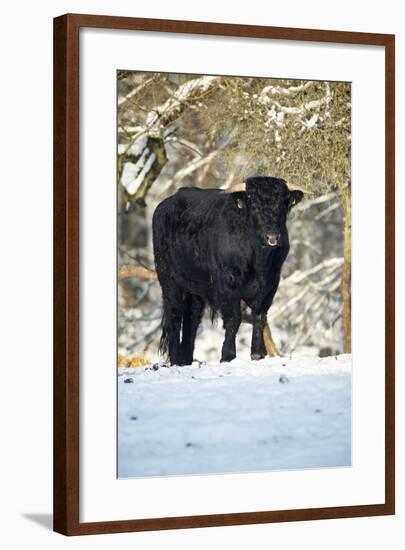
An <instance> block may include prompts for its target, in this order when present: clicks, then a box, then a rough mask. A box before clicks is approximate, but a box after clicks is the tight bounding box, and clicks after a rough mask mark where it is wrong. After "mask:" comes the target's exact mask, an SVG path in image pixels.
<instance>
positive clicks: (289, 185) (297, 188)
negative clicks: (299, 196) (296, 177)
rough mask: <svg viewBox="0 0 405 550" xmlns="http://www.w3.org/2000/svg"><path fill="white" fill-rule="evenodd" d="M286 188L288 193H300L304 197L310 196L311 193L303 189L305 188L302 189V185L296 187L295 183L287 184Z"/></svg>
mask: <svg viewBox="0 0 405 550" xmlns="http://www.w3.org/2000/svg"><path fill="white" fill-rule="evenodd" d="M287 187H288V190H289V191H301V192H302V193H304V194H306V195H312V192H311V191H308V189H305V187H302V185H298V184H296V183H287Z"/></svg>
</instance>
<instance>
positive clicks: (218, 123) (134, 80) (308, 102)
mask: <svg viewBox="0 0 405 550" xmlns="http://www.w3.org/2000/svg"><path fill="white" fill-rule="evenodd" d="M117 90H118V107H117V108H118V130H117V137H118V170H117V172H118V204H117V206H118V351H119V365H120V366H137V365H138V364H147V363H150V362H153V361H156V360H158V359H159V357H158V355H157V346H158V341H159V338H160V320H161V294H160V287H159V283H158V282H157V280H156V275H155V273H154V262H153V253H152V239H151V218H152V214H153V211H154V209H155V207H156V206H157V204H158V203H159V202H160V201H162V200H163V199H164V198H166V197H168V196H170V195H171V194H173V193H174V192H175V191H176V190H177V189H178V188H179V187H182V186H198V187H204V188H223V189H225V188H227V187H228V186H230V185H232V184H235V183H237V182H239V181H242V180H243V179H244V178H245V177H246V176H249V175H269V176H275V177H280V178H283V179H285V180H288V181H291V182H293V183H299V184H301V185H303V186H304V187H306V188H307V189H308V190H309V191H310V192H311V194H310V195H308V196H307V197H306V199H305V200H304V201H302V202H301V203H300V204H299V205H298V206H297V207H295V208H294V209H293V211H292V212H291V214H290V217H289V222H288V228H289V235H290V243H291V249H290V254H289V256H288V258H287V260H286V263H285V265H284V268H283V273H282V280H281V283H280V287H279V290H278V292H277V294H276V297H275V300H274V302H273V305H272V307H271V308H270V311H269V316H268V323H269V327H270V329H271V333H270V331H269V332H268V339H267V341H266V346H267V348H268V352H269V354H270V355H276V354H277V353H278V351H279V352H280V353H282V354H297V355H298V354H303V355H304V354H305V355H313V356H328V355H337V354H340V353H343V352H350V351H351V322H350V320H351V308H350V304H351V295H350V288H351V190H350V155H351V149H350V146H351V138H350V134H351V86H350V83H346V82H318V81H297V80H277V79H263V78H248V77H243V78H242V77H229V76H226V77H222V76H201V75H189V74H187V75H186V74H163V73H140V72H133V71H118V73H117ZM244 320H245V323H243V324H242V326H241V329H240V331H239V335H238V355H240V356H242V357H244V356H245V357H249V344H250V337H251V336H250V334H251V327H250V325H249V311H245V313H244ZM271 335H272V338H271ZM221 342H222V323H221V322H220V321H219V322H218V324H217V326H214V327H213V326H212V325H211V321H210V320H209V317H208V315H207V317H206V318H205V319H204V321H203V323H202V326H201V329H200V333H199V335H198V336H197V341H196V350H195V358H196V359H199V360H201V361H214V362H218V360H219V354H220V347H221ZM273 342H274V343H273ZM277 348H278V350H277Z"/></svg>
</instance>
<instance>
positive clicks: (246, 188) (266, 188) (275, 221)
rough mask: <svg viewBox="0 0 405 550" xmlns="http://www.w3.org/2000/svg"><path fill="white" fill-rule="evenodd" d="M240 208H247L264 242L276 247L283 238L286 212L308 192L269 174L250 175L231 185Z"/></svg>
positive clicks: (280, 243)
mask: <svg viewBox="0 0 405 550" xmlns="http://www.w3.org/2000/svg"><path fill="white" fill-rule="evenodd" d="M229 191H231V192H234V193H235V198H236V204H237V206H238V207H239V208H247V209H248V211H249V215H250V217H251V219H252V221H253V223H254V225H255V227H256V229H257V230H258V232H259V234H260V238H261V240H262V242H263V245H265V246H270V247H277V246H281V245H282V244H283V239H284V238H286V220H287V214H288V212H289V211H290V210H291V208H292V207H293V206H294V205H296V204H298V203H299V202H300V201H301V200H302V198H303V196H304V193H306V192H307V191H306V190H305V189H304V188H303V187H300V186H298V185H295V184H288V183H287V182H286V181H284V180H282V179H278V178H272V177H264V176H260V177H259V176H258V177H250V178H247V179H246V181H244V182H243V183H241V184H237V185H234V186H232V187H231V188H230V189H229Z"/></svg>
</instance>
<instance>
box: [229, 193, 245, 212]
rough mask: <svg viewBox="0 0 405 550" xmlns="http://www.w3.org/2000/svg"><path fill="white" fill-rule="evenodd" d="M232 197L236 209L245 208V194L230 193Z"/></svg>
mask: <svg viewBox="0 0 405 550" xmlns="http://www.w3.org/2000/svg"><path fill="white" fill-rule="evenodd" d="M232 195H233V199H234V201H235V204H236V206H237V207H238V208H245V207H246V193H244V192H239V193H232Z"/></svg>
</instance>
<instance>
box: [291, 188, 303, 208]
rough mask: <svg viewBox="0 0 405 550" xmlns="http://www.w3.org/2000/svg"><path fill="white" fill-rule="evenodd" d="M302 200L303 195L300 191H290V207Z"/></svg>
mask: <svg viewBox="0 0 405 550" xmlns="http://www.w3.org/2000/svg"><path fill="white" fill-rule="evenodd" d="M303 198H304V193H303V192H302V191H290V200H291V203H290V205H291V207H293V206H295V205H296V204H298V203H299V202H301V201H302V199H303Z"/></svg>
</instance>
